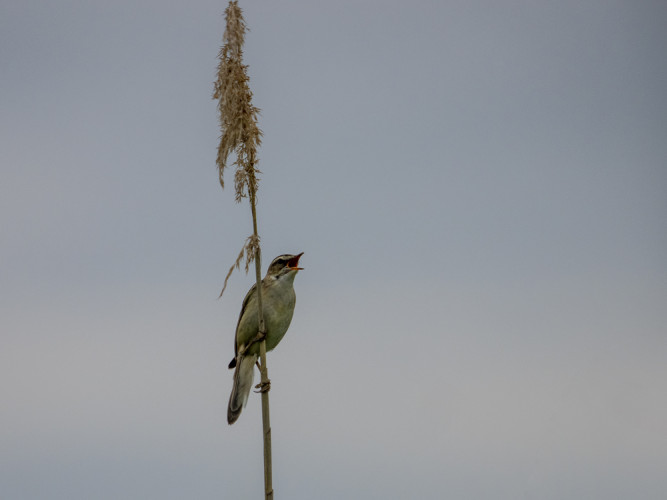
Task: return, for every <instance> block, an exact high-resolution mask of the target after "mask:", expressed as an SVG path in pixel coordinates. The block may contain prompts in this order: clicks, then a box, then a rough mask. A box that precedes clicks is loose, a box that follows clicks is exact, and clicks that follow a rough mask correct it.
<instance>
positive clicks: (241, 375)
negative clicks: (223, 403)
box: [227, 354, 257, 425]
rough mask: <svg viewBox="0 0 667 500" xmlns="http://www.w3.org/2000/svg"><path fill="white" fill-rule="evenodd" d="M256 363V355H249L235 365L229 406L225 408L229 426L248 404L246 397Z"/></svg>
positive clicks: (242, 357) (250, 387)
mask: <svg viewBox="0 0 667 500" xmlns="http://www.w3.org/2000/svg"><path fill="white" fill-rule="evenodd" d="M256 362H257V355H254V354H250V355H248V356H241V359H240V360H238V362H237V363H236V369H235V370H234V385H233V386H232V393H231V395H230V396H229V405H228V406H227V422H228V423H229V425H231V424H233V423H234V422H236V420H237V419H238V418H239V416H240V415H241V410H243V408H244V407H245V405H246V403H247V402H248V396H249V395H250V389H252V381H253V378H254V375H255V363H256Z"/></svg>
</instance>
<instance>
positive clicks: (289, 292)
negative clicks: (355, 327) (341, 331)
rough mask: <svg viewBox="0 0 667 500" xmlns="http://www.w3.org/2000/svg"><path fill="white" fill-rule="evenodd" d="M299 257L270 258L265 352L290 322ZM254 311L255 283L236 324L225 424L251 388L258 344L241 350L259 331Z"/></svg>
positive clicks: (234, 417) (264, 285)
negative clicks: (232, 380) (232, 381)
mask: <svg viewBox="0 0 667 500" xmlns="http://www.w3.org/2000/svg"><path fill="white" fill-rule="evenodd" d="M302 255H303V252H301V253H300V254H297V255H290V254H284V255H279V256H278V257H276V258H275V259H273V261H272V262H271V264H270V265H269V269H268V270H267V271H266V276H264V279H263V280H262V313H263V316H264V325H265V328H266V350H267V351H271V350H272V349H273V348H274V347H276V346H277V345H278V343H279V342H280V341H281V340H282V338H283V337H284V336H285V333H286V332H287V329H288V328H289V325H290V323H291V321H292V315H293V314H294V305H295V304H296V294H295V293H294V278H295V277H296V274H297V273H298V272H299V271H300V270H301V269H303V268H302V267H299V259H300V258H301V256H302ZM257 312H258V311H257V284H254V285H253V286H252V288H250V290H249V291H248V293H247V294H246V296H245V299H243V305H242V306H241V314H239V321H238V323H237V324H236V336H235V343H234V352H235V356H234V359H232V361H231V362H230V363H229V368H230V369H231V368H235V370H234V384H233V386H232V393H231V395H230V396H229V405H228V406H227V422H228V423H229V424H230V425H231V424H233V423H234V422H236V420H238V418H239V416H240V415H241V410H243V408H244V407H245V405H246V403H247V402H248V396H249V394H250V389H251V388H252V383H253V376H254V373H255V364H256V363H257V358H258V356H259V342H254V343H253V344H252V345H250V347H248V348H247V350H245V352H244V348H245V347H246V346H247V345H248V344H249V343H251V342H252V341H253V339H255V338H256V337H257V333H258V331H259V319H258V317H257ZM241 353H242V354H241Z"/></svg>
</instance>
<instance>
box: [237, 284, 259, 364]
mask: <svg viewBox="0 0 667 500" xmlns="http://www.w3.org/2000/svg"><path fill="white" fill-rule="evenodd" d="M256 289H257V283H255V284H254V285H253V286H251V287H250V290H248V293H246V295H245V298H244V299H243V305H242V306H241V313H240V314H239V320H238V321H237V322H236V332H235V333H234V357H235V359H236V356H238V354H239V344H238V342H237V338H236V337H237V335H238V334H239V325H240V324H241V318H242V317H243V313H244V312H245V308H246V306H247V305H248V302H250V297H252V295H253V294H254V293H255V290H256Z"/></svg>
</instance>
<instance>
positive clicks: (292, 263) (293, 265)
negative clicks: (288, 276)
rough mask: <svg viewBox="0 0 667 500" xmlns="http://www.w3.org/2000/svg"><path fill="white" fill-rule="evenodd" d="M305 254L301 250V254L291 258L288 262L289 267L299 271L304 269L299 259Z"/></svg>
mask: <svg viewBox="0 0 667 500" xmlns="http://www.w3.org/2000/svg"><path fill="white" fill-rule="evenodd" d="M302 255H303V252H301V253H300V254H299V255H295V256H294V257H293V258H292V259H290V260H289V261H288V262H287V267H289V268H290V269H296V270H297V271H300V270H302V269H303V267H299V259H300V258H301V256H302Z"/></svg>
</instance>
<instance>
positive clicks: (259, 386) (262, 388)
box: [255, 379, 271, 393]
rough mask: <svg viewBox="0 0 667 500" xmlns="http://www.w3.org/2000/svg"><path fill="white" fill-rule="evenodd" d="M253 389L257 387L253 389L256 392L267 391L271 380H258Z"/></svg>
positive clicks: (269, 388)
mask: <svg viewBox="0 0 667 500" xmlns="http://www.w3.org/2000/svg"><path fill="white" fill-rule="evenodd" d="M255 389H259V390H258V391H255V392H257V393H261V392H269V391H270V390H271V381H270V380H268V379H267V380H266V382H260V383H259V384H257V385H256V386H255Z"/></svg>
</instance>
